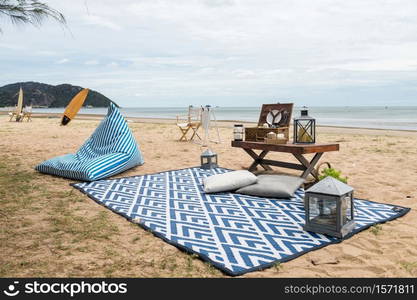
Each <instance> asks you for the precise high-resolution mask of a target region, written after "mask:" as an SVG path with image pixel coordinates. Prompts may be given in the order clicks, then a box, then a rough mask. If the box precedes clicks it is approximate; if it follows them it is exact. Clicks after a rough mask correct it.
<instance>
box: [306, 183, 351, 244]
mask: <svg viewBox="0 0 417 300" xmlns="http://www.w3.org/2000/svg"><path fill="white" fill-rule="evenodd" d="M304 206H305V221H306V223H305V226H304V230H307V231H312V232H317V233H323V234H328V235H331V236H335V237H338V238H343V237H344V236H346V235H347V234H348V233H349V232H351V231H352V230H353V229H354V227H355V221H354V206H353V188H352V187H350V186H348V185H347V184H344V183H343V182H341V181H339V180H337V179H335V178H333V177H330V176H328V177H326V178H325V179H323V180H321V181H319V182H318V183H316V184H315V185H313V186H312V187H311V188H309V189H308V190H307V191H306V193H305V197H304Z"/></svg>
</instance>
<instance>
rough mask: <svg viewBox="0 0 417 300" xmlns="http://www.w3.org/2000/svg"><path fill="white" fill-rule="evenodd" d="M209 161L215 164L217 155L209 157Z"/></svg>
mask: <svg viewBox="0 0 417 300" xmlns="http://www.w3.org/2000/svg"><path fill="white" fill-rule="evenodd" d="M211 163H213V164H217V155H216V156H213V157H212V158H211Z"/></svg>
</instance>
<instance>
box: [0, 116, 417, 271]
mask: <svg viewBox="0 0 417 300" xmlns="http://www.w3.org/2000/svg"><path fill="white" fill-rule="evenodd" d="M100 118H101V117H98V118H93V119H92V120H88V119H86V118H85V117H79V118H78V119H76V120H74V121H72V122H71V123H70V124H69V125H68V126H66V127H62V126H59V125H58V122H59V120H58V119H57V118H52V117H51V118H45V117H43V118H33V121H32V122H30V123H26V122H24V123H15V122H8V118H7V116H5V115H2V116H0V160H1V161H0V170H1V176H2V179H1V184H2V185H3V186H2V187H1V194H0V198H1V200H0V201H1V202H0V218H1V221H0V222H1V223H0V226H1V231H0V242H1V243H0V244H1V245H0V253H1V254H0V265H1V267H0V276H1V277H15V276H35V277H37V276H49V277H55V276H57V277H66V276H79V277H84V276H94V277H101V276H120V277H124V276H134V277H173V276H175V277H183V276H187V277H188V276H193V277H213V276H216V277H219V276H225V275H224V274H223V273H221V272H219V271H218V270H217V269H214V268H213V267H211V266H209V265H208V264H206V263H204V262H202V261H201V260H199V259H198V258H195V257H192V256H190V255H187V254H185V253H184V252H182V251H180V250H178V249H177V248H175V247H173V246H171V245H169V244H167V243H165V242H163V241H162V240H161V239H159V238H157V237H154V236H153V235H152V234H151V233H149V232H147V231H145V230H143V229H141V228H139V227H138V226H136V225H134V224H132V223H130V222H128V221H126V220H125V219H124V218H123V217H121V216H119V215H117V214H114V213H112V212H110V211H109V210H107V209H106V208H104V207H103V206H100V205H98V204H97V203H95V202H94V201H92V200H90V199H89V198H88V197H87V196H85V195H83V194H81V193H79V192H78V191H76V190H75V189H73V188H72V187H70V186H69V183H71V182H73V181H72V180H67V179H62V178H58V177H53V176H48V175H43V174H39V173H37V172H36V171H34V169H33V168H34V166H35V165H36V164H38V163H40V162H42V161H43V160H45V159H49V158H51V157H54V156H57V155H62V154H66V153H73V152H75V151H76V150H77V149H78V147H80V146H81V144H82V143H83V142H84V141H85V139H86V138H88V137H89V136H90V134H91V133H92V132H93V131H94V129H95V128H96V126H97V125H98V122H99V121H98V120H99V119H100ZM232 124H233V123H221V124H220V125H221V128H220V133H221V138H222V140H223V142H222V143H221V144H212V147H211V148H212V149H213V150H214V151H216V152H217V153H218V155H219V163H220V166H222V167H225V168H231V169H244V168H247V167H248V166H249V165H250V163H251V158H250V157H249V156H248V155H247V154H246V153H244V151H243V150H242V149H236V148H232V147H231V146H230V139H231V137H232V127H231V126H232ZM129 126H130V128H131V129H132V131H133V133H134V135H135V137H136V139H137V141H138V143H139V144H140V148H141V150H142V153H143V155H144V158H145V164H144V165H143V166H139V167H136V168H134V169H131V170H129V171H127V172H125V173H123V174H119V175H118V177H124V176H132V175H141V174H147V173H154V172H160V171H164V170H170V169H179V168H187V167H192V166H196V165H199V156H200V153H201V151H202V149H201V147H200V146H199V145H198V144H194V143H189V142H178V141H177V139H178V138H179V136H180V131H179V130H178V128H177V127H176V126H175V125H174V123H173V121H169V120H140V119H135V120H130V122H129ZM318 142H320V143H326V142H337V143H340V151H339V152H330V153H326V154H325V155H324V156H323V158H322V161H329V162H331V164H332V166H333V167H335V168H336V169H339V170H342V172H343V174H344V175H346V176H348V181H349V184H350V185H351V186H353V187H354V188H355V196H356V197H358V198H364V199H369V200H373V201H378V202H383V203H391V204H396V205H401V206H406V207H410V208H412V210H411V211H410V212H409V213H408V214H407V215H406V216H404V217H402V218H399V219H397V220H394V221H391V222H389V223H386V224H382V225H380V226H376V227H374V228H372V229H368V230H366V231H363V232H361V233H359V234H356V235H355V236H353V237H352V238H350V239H348V240H345V241H343V242H342V243H340V244H335V245H330V246H327V247H325V248H322V249H319V250H316V251H312V252H309V253H307V254H305V255H303V256H301V257H299V258H296V259H294V260H292V261H289V262H286V263H282V264H280V265H279V266H276V267H272V268H269V269H266V270H263V271H258V272H252V273H248V274H246V275H243V277H416V276H417V213H416V209H417V188H416V187H417V184H416V179H417V132H405V131H385V130H367V129H346V128H329V127H326V128H325V127H320V128H318ZM269 157H270V158H281V159H285V160H288V161H293V162H295V161H294V160H293V159H292V158H291V157H290V155H288V154H277V153H272V154H270V155H269ZM277 172H287V173H290V174H297V172H296V171H294V172H292V171H288V170H282V169H277ZM25 178H26V179H25Z"/></svg>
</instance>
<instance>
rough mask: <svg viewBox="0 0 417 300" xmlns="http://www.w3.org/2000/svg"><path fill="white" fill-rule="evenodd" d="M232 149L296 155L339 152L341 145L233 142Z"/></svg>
mask: <svg viewBox="0 0 417 300" xmlns="http://www.w3.org/2000/svg"><path fill="white" fill-rule="evenodd" d="M232 147H237V148H244V149H256V150H266V151H275V152H288V153H294V154H308V153H318V152H329V151H339V144H317V143H316V144H293V143H287V144H267V143H261V142H251V141H232Z"/></svg>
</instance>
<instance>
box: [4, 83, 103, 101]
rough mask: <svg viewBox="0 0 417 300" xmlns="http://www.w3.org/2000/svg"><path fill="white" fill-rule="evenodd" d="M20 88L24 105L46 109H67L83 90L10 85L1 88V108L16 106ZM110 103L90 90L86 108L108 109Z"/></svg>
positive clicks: (37, 85)
mask: <svg viewBox="0 0 417 300" xmlns="http://www.w3.org/2000/svg"><path fill="white" fill-rule="evenodd" d="M20 87H22V89H23V95H24V97H23V99H24V103H23V104H24V105H30V104H32V105H33V106H44V107H65V106H67V104H68V103H69V101H70V100H71V99H72V98H73V97H74V96H75V95H76V94H77V93H78V92H79V91H80V90H81V89H82V87H79V86H74V85H71V84H60V85H50V84H45V83H39V82H32V81H28V82H18V83H13V84H8V85H5V86H2V87H0V107H8V106H14V105H16V104H17V97H18V93H19V88H20ZM110 101H111V100H110V99H109V98H107V97H106V96H104V95H102V94H100V93H99V92H96V91H93V90H90V92H89V93H88V96H87V99H86V101H85V102H84V106H87V105H91V106H93V107H106V106H108V104H109V103H110Z"/></svg>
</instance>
